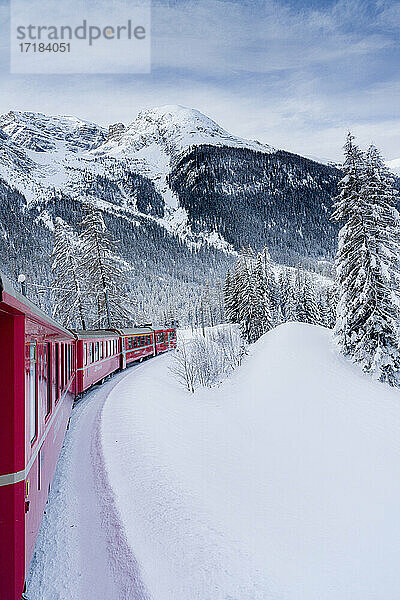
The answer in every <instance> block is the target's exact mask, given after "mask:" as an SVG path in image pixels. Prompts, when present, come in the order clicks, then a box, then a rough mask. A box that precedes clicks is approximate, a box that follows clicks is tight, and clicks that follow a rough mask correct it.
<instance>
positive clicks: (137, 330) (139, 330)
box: [118, 327, 153, 335]
mask: <svg viewBox="0 0 400 600" xmlns="http://www.w3.org/2000/svg"><path fill="white" fill-rule="evenodd" d="M118 331H119V333H120V334H121V335H137V334H142V335H143V334H145V333H153V328H152V327H127V328H126V329H118Z"/></svg>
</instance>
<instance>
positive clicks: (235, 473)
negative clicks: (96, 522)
mask: <svg viewBox="0 0 400 600" xmlns="http://www.w3.org/2000/svg"><path fill="white" fill-rule="evenodd" d="M170 361H171V356H170V355H169V356H162V357H159V358H156V359H154V360H152V361H149V362H148V363H146V364H145V365H144V366H143V367H142V368H141V369H140V371H139V370H138V371H136V372H132V374H131V375H129V376H127V377H125V378H124V379H123V380H122V381H120V382H119V383H118V385H117V386H116V387H115V388H114V389H113V390H112V391H111V393H110V395H109V397H108V399H107V401H106V403H105V405H104V409H103V418H102V423H101V431H102V444H103V451H104V458H105V465H106V468H107V472H108V477H109V482H110V484H111V487H112V489H113V490H114V494H115V500H116V504H117V507H118V510H119V513H120V516H121V519H122V523H123V524H124V527H125V530H126V537H127V542H128V544H129V546H130V547H131V549H132V552H133V554H134V556H135V558H136V560H137V563H138V565H139V568H140V573H141V578H142V580H143V583H144V586H145V587H146V589H147V590H148V594H149V597H150V598H151V599H152V600H228V599H229V600H234V599H235V600H266V599H269V598H270V599H274V600H278V599H279V600H350V599H351V600H383V599H384V600H397V599H398V598H399V596H400V571H399V569H398V549H399V547H400V519H399V511H398V507H399V505H400V442H399V430H400V402H399V399H400V398H399V393H398V391H395V390H393V389H391V388H388V387H385V386H384V385H382V384H378V383H375V382H374V381H372V380H371V379H369V378H368V377H366V376H364V375H363V374H361V373H360V372H359V371H358V370H357V368H356V367H354V366H353V365H351V364H349V363H348V362H346V361H345V360H344V359H343V358H341V357H339V356H338V355H337V353H336V350H335V349H334V348H333V346H332V343H331V339H330V332H328V331H327V330H324V329H323V328H320V327H314V326H309V325H305V324H298V323H296V324H294V323H289V324H285V325H282V326H280V327H278V328H276V329H275V330H273V331H271V332H270V333H268V334H267V335H265V336H263V338H262V339H261V340H259V342H257V344H255V345H254V347H253V348H252V350H251V352H250V355H249V356H248V357H247V359H246V361H245V363H244V364H243V365H242V367H241V368H240V369H238V370H237V371H236V373H235V374H234V376H233V377H232V378H231V379H230V380H229V381H226V382H225V384H223V385H222V386H221V387H220V388H218V389H213V390H203V391H202V392H199V393H196V394H195V395H190V394H188V393H186V392H184V391H183V390H181V389H180V388H179V387H178V386H177V384H176V383H175V381H174V380H173V378H172V376H171V373H170V372H169V363H170ZM87 568H90V563H88V564H87ZM118 598H119V597H118ZM46 600H47V599H46ZM107 600H113V598H112V597H111V596H107Z"/></svg>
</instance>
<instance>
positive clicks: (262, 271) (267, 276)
mask: <svg viewBox="0 0 400 600" xmlns="http://www.w3.org/2000/svg"><path fill="white" fill-rule="evenodd" d="M256 269H258V271H259V277H260V276H262V279H263V282H264V283H263V288H264V297H265V302H266V304H267V305H268V311H269V313H270V319H271V323H273V325H277V324H278V323H279V322H280V320H281V309H280V297H279V287H278V284H277V281H276V278H275V273H274V269H273V266H272V261H271V255H270V253H269V250H268V248H267V247H266V246H264V248H263V250H262V251H261V252H260V253H259V254H258V255H257V265H256Z"/></svg>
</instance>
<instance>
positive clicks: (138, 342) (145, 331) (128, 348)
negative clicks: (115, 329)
mask: <svg viewBox="0 0 400 600" xmlns="http://www.w3.org/2000/svg"><path fill="white" fill-rule="evenodd" d="M119 334H120V335H121V346H122V364H121V368H122V369H124V368H125V367H126V366H127V365H129V364H130V363H132V362H134V361H137V360H143V359H144V358H147V357H149V356H154V355H155V354H156V349H155V345H154V332H153V330H152V329H151V328H150V327H133V328H130V329H120V330H119Z"/></svg>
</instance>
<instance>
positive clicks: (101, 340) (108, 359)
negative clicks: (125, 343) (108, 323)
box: [74, 330, 122, 394]
mask: <svg viewBox="0 0 400 600" xmlns="http://www.w3.org/2000/svg"><path fill="white" fill-rule="evenodd" d="M74 334H75V337H76V350H77V371H76V393H77V394H81V393H82V392H84V391H85V390H87V389H88V388H90V387H91V386H92V385H94V384H95V383H98V382H99V381H102V380H103V379H104V378H105V377H107V376H108V375H110V374H111V373H114V372H115V371H118V369H120V368H121V367H122V365H121V339H120V335H119V333H117V332H116V331H109V330H97V331H74Z"/></svg>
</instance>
